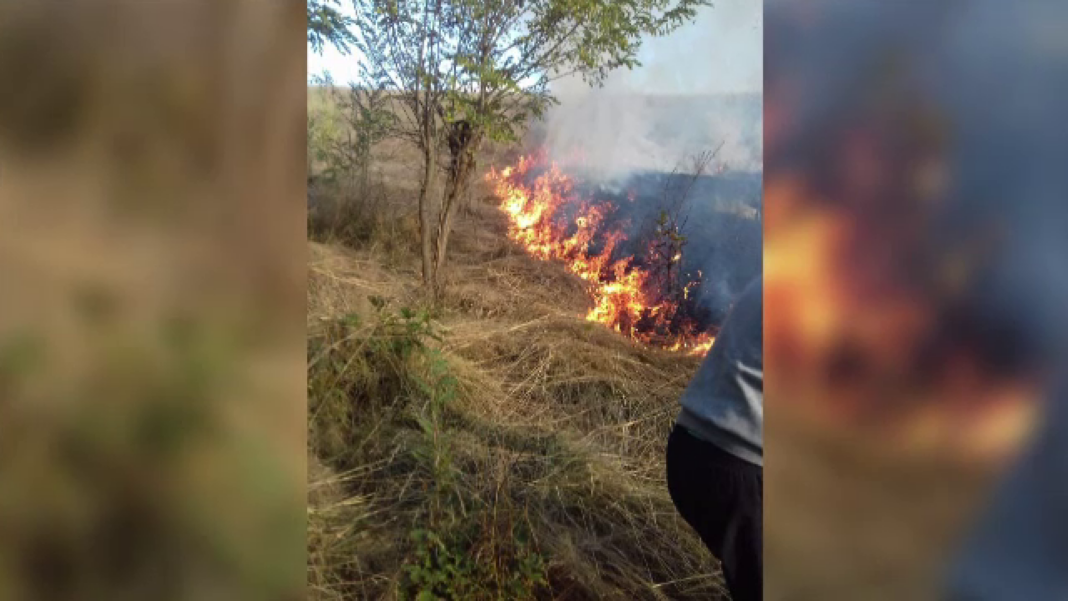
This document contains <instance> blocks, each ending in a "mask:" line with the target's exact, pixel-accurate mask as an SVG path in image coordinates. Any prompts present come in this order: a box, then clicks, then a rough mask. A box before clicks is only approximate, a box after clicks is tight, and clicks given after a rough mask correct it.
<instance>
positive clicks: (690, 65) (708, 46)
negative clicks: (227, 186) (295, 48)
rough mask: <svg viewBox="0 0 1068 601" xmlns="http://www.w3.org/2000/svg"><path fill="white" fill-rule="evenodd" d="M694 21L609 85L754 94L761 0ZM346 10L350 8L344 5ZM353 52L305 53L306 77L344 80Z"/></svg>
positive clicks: (655, 43)
mask: <svg viewBox="0 0 1068 601" xmlns="http://www.w3.org/2000/svg"><path fill="white" fill-rule="evenodd" d="M714 2H715V7H714V8H710V7H705V8H702V9H701V10H700V11H699V12H698V15H697V19H696V20H695V21H694V22H693V23H692V24H689V25H686V26H684V27H682V28H680V29H678V30H676V31H675V32H674V33H673V34H671V35H670V36H667V37H663V38H652V39H649V40H646V41H645V43H643V44H642V49H641V52H640V54H639V60H641V62H642V63H643V66H642V67H640V68H638V69H635V70H633V71H631V72H629V73H628V72H625V71H623V72H618V73H617V74H614V75H613V78H612V79H613V81H612V82H611V83H612V86H613V87H621V88H625V89H630V90H634V91H637V90H641V91H644V92H647V93H648V92H661V93H667V94H687V93H705V94H707V93H724V92H726V93H729V92H759V91H761V89H762V82H763V56H764V55H763V45H764V37H763V32H764V17H763V2H762V0H714ZM346 10H348V11H351V6H348V4H347V3H346ZM357 60H358V58H357V57H356V56H343V55H341V54H340V53H339V52H337V50H335V49H334V48H333V47H330V46H328V47H327V48H326V49H325V50H324V54H323V56H318V55H316V54H313V53H312V52H311V51H310V49H309V52H308V75H309V77H310V76H311V75H315V74H318V73H321V72H322V71H323V70H324V69H327V70H329V71H330V72H331V74H332V75H333V76H334V81H336V82H338V83H342V84H344V83H347V82H348V81H350V80H351V79H354V78H355V76H356V73H357V69H356V62H357Z"/></svg>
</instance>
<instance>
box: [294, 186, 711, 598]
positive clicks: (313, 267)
mask: <svg viewBox="0 0 1068 601" xmlns="http://www.w3.org/2000/svg"><path fill="white" fill-rule="evenodd" d="M491 203H492V204H491ZM495 204H496V199H492V198H487V202H483V203H476V204H475V205H474V206H473V207H472V209H471V212H470V213H469V214H468V215H467V216H466V217H465V219H464V220H463V221H462V223H461V225H460V228H461V229H460V230H459V231H457V232H456V234H455V238H456V242H457V244H456V246H455V247H454V248H453V249H452V250H453V251H454V252H452V253H451V257H450V260H451V267H450V271H449V274H450V280H449V283H448V287H447V292H446V294H445V296H444V298H443V299H442V303H441V305H440V306H439V307H438V308H437V309H435V310H434V311H433V312H425V311H422V310H420V304H419V301H418V298H419V294H418V290H417V286H418V277H417V271H416V262H415V261H416V257H415V256H414V255H412V256H410V257H409V256H407V255H404V254H402V255H400V257H399V258H395V259H391V260H390V261H389V262H388V264H387V261H385V260H384V259H383V257H382V256H381V255H382V253H381V249H380V247H378V246H376V245H375V243H374V242H373V241H368V242H367V243H366V244H365V246H363V247H361V248H358V249H344V248H341V247H337V246H333V245H321V244H314V243H313V244H310V255H311V256H310V269H309V271H310V279H309V326H310V329H309V331H310V332H311V334H310V339H309V357H308V361H309V365H310V367H309V374H308V387H309V388H308V398H309V433H308V439H309V447H310V455H311V456H310V457H309V535H308V545H309V564H308V570H309V575H308V579H309V587H310V590H312V591H313V595H312V596H313V598H318V599H355V598H358V599H390V598H410V597H412V596H414V595H415V593H416V592H417V591H419V590H432V591H434V592H435V593H436V594H438V595H439V596H440V597H444V598H457V599H500V598H505V599H533V598H560V599H606V598H618V599H668V598H670V599H709V598H712V599H715V598H726V594H725V593H724V592H723V589H722V584H721V580H720V577H719V575H718V569H717V568H716V565H715V563H714V560H713V559H712V558H711V556H710V555H709V554H708V552H707V551H706V550H705V549H704V548H703V546H702V545H701V543H700V541H699V540H698V539H697V538H696V537H695V536H694V534H693V533H692V532H691V531H690V530H689V528H688V527H687V526H686V524H685V523H684V522H683V521H682V520H681V518H679V517H678V516H677V514H676V512H675V509H674V507H673V506H672V503H671V500H670V497H669V496H668V494H667V488H666V484H665V482H664V466H663V447H664V444H665V441H666V438H667V434H668V431H669V429H670V427H671V423H672V421H673V419H674V416H675V411H676V406H677V398H678V396H679V394H680V393H681V391H682V389H683V387H684V386H685V385H686V383H687V382H688V380H689V378H690V377H691V376H692V373H693V371H694V370H695V369H696V367H697V362H698V359H697V358H691V357H687V356H685V355H679V354H678V353H671V352H667V351H665V350H662V349H657V348H647V347H645V346H642V345H638V344H634V342H633V341H631V340H628V339H627V338H624V337H622V336H619V335H618V334H617V333H615V332H613V331H611V330H609V329H606V328H604V327H601V326H600V325H598V324H595V323H592V322H589V321H586V320H585V319H583V313H582V312H583V311H584V310H585V309H584V307H587V306H588V302H589V299H588V296H587V295H586V289H585V287H584V283H583V281H582V280H581V279H578V278H575V277H574V276H573V275H571V274H568V273H567V271H565V270H564V269H561V268H560V266H559V265H557V264H554V263H548V262H542V261H539V260H537V259H535V258H533V257H530V256H528V255H527V254H526V253H525V252H522V251H521V250H519V249H516V248H515V246H514V245H513V244H512V243H511V242H509V241H508V239H507V238H506V235H505V232H506V230H507V221H506V219H505V218H504V216H503V215H502V214H501V213H500V212H499V211H498V210H497V209H496V207H495V206H494V205H495Z"/></svg>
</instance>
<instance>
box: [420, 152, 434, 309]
mask: <svg viewBox="0 0 1068 601" xmlns="http://www.w3.org/2000/svg"><path fill="white" fill-rule="evenodd" d="M434 158H435V152H434V148H433V146H431V145H430V144H425V147H424V149H423V177H422V181H421V182H420V185H419V243H420V245H421V256H422V259H423V286H424V287H425V288H426V290H427V291H428V292H430V291H433V290H434V282H435V280H436V277H435V273H434V261H433V244H432V230H431V218H430V202H429V200H430V190H431V188H432V187H433V185H434V176H435V174H436V173H437V165H436V164H435V161H434Z"/></svg>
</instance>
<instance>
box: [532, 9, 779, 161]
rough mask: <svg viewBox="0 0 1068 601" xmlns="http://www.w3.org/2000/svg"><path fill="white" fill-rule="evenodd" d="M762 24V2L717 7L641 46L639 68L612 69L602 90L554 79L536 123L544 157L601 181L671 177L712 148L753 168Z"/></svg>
mask: <svg viewBox="0 0 1068 601" xmlns="http://www.w3.org/2000/svg"><path fill="white" fill-rule="evenodd" d="M762 26H763V7H762V4H761V2H758V1H755V0H729V1H724V2H717V3H716V6H715V8H711V7H705V8H704V9H702V10H701V11H699V12H698V15H697V17H696V20H695V21H694V22H693V23H691V24H688V25H686V26H684V27H682V28H680V29H678V30H676V31H675V32H673V33H672V34H671V35H668V36H665V37H660V38H648V39H646V40H644V41H643V45H642V50H641V52H640V54H639V60H641V62H642V66H640V67H638V68H636V69H634V70H625V69H624V70H619V71H616V72H614V73H612V74H611V75H610V76H609V78H608V80H607V81H606V82H605V85H604V86H603V87H600V88H591V87H589V86H587V85H586V84H585V83H584V82H583V81H582V80H581V79H579V78H568V79H564V80H560V81H558V82H554V84H553V93H554V94H555V95H556V96H557V98H558V99H559V100H560V105H559V106H557V107H555V108H554V109H553V110H552V111H550V113H549V114H548V115H547V117H546V119H545V121H544V123H543V124H542V126H543V128H544V134H545V142H546V145H547V147H548V149H549V152H550V155H551V156H552V158H553V159H554V160H556V161H557V162H559V163H561V164H563V165H565V166H575V167H578V166H580V165H581V166H582V167H584V168H585V169H586V171H587V175H588V177H592V178H597V179H601V180H612V179H618V178H620V177H623V176H625V175H627V174H631V173H633V172H635V171H658V172H665V171H671V170H672V169H673V168H674V167H675V166H676V165H678V164H679V163H680V161H684V160H685V159H686V158H687V157H690V156H692V155H694V154H696V153H699V152H701V151H706V150H714V149H716V148H719V152H718V154H717V162H718V163H719V164H720V165H722V166H723V167H724V168H725V169H728V170H736V171H748V172H759V171H761V169H762V157H763V135H762V126H763V112H762V104H761V103H762V100H761V81H762V61H763V52H762V43H763V39H762V35H761V34H762Z"/></svg>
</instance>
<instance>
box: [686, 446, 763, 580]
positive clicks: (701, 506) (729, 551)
mask: <svg viewBox="0 0 1068 601" xmlns="http://www.w3.org/2000/svg"><path fill="white" fill-rule="evenodd" d="M667 481H668V491H669V492H670V493H671V500H672V501H674V502H675V507H676V508H677V509H678V510H679V513H680V514H681V515H682V517H683V518H684V519H685V520H686V522H687V523H689V524H690V526H691V527H693V529H694V530H696V531H697V533H698V534H699V535H700V536H701V540H703V541H704V543H705V545H706V546H707V547H708V550H709V551H711V552H712V555H714V556H715V557H716V559H718V560H719V561H720V564H721V565H722V567H723V577H724V579H725V580H726V581H727V590H729V591H730V593H731V598H732V599H733V600H734V601H751V600H759V599H762V598H763V594H764V574H763V572H764V560H763V535H764V531H763V518H764V511H763V510H764V471H763V469H762V468H761V467H760V466H758V465H754V464H752V463H749V462H747V461H743V460H742V459H739V458H737V457H735V456H734V455H731V454H729V453H727V452H726V451H723V450H721V449H720V448H719V447H717V446H715V445H713V444H711V443H708V442H705V441H703V440H701V439H699V438H696V437H694V436H693V435H692V434H690V433H689V432H687V431H686V429H685V428H682V427H681V426H675V429H674V430H673V431H672V433H671V437H670V438H669V439H668V447H667Z"/></svg>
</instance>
